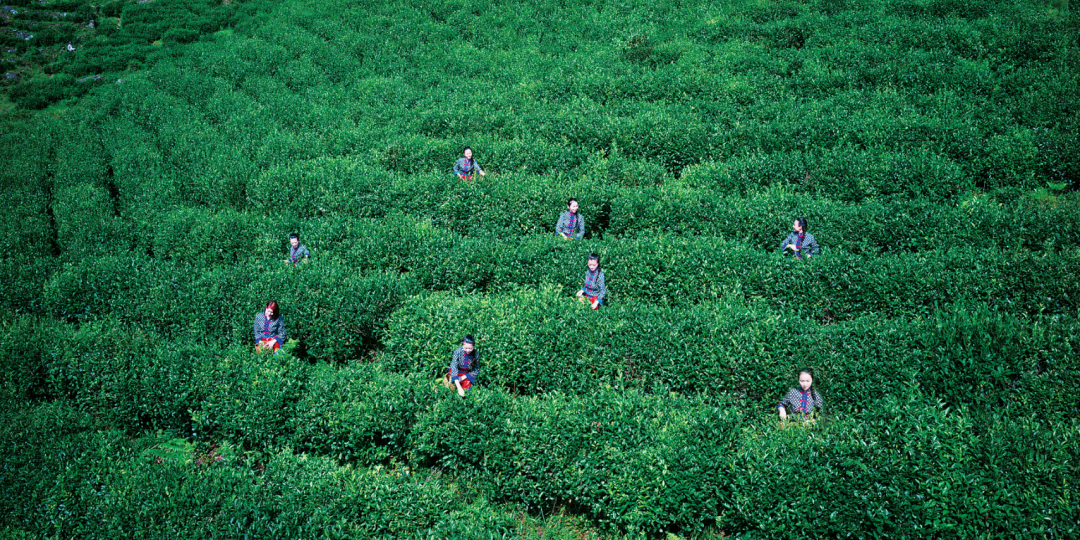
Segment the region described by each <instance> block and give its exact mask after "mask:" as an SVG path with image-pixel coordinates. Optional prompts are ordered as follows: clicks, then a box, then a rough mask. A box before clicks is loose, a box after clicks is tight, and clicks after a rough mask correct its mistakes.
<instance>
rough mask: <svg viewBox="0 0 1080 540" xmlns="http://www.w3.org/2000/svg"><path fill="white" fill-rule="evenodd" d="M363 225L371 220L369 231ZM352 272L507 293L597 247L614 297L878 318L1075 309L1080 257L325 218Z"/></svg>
mask: <svg viewBox="0 0 1080 540" xmlns="http://www.w3.org/2000/svg"><path fill="white" fill-rule="evenodd" d="M362 223H370V226H368V227H365V226H363V225H362ZM323 226H324V227H326V228H324V229H323V230H322V231H312V234H311V237H312V238H315V237H325V236H331V238H332V240H331V245H333V246H334V247H335V251H336V253H333V254H332V256H333V257H335V258H336V257H340V258H341V260H342V261H343V264H345V265H346V266H351V267H355V268H358V269H362V270H363V271H368V270H369V269H374V268H395V269H400V270H401V271H407V272H408V273H409V274H410V275H411V276H412V277H414V278H415V279H416V280H417V281H418V282H419V283H420V284H421V286H422V287H423V288H424V289H426V290H451V291H487V292H495V293H499V292H502V291H506V290H510V289H513V288H516V287H517V286H528V287H537V286H539V285H540V284H542V283H554V284H557V285H558V286H560V287H562V288H563V289H564V291H565V292H566V293H568V294H569V293H572V292H573V291H575V290H577V288H578V287H580V282H581V280H582V275H583V273H584V267H585V260H586V257H587V255H588V254H589V253H590V252H596V253H599V254H600V255H601V258H602V259H601V264H602V266H603V267H604V269H605V274H606V276H607V283H608V288H609V289H610V291H611V298H610V299H611V300H612V301H625V300H628V299H635V300H641V301H647V302H652V303H657V304H664V305H673V304H681V303H687V302H689V303H698V302H703V301H710V300H714V299H717V298H724V297H728V296H732V295H735V296H743V297H745V298H752V299H757V298H763V299H767V300H769V301H770V302H773V303H774V305H776V306H778V307H787V308H790V309H794V310H796V311H797V312H800V313H805V314H807V315H809V316H812V317H815V318H819V319H837V318H839V319H847V318H852V317H857V316H859V315H862V314H864V313H868V312H876V313H884V314H888V315H890V316H897V315H925V314H927V313H930V312H931V311H933V310H934V309H936V308H937V307H939V306H945V305H948V304H951V303H953V302H956V301H958V300H960V299H962V298H970V299H975V300H978V301H982V302H987V303H991V304H1000V305H1003V306H1009V307H1010V308H1011V309H1014V310H1016V311H1018V312H1028V313H1033V314H1034V313H1042V312H1046V313H1068V312H1070V310H1073V309H1075V302H1074V300H1073V299H1072V297H1071V291H1072V290H1073V288H1074V286H1073V285H1072V283H1074V281H1075V276H1074V274H1075V273H1070V272H1068V271H1066V268H1069V267H1071V266H1072V265H1073V264H1074V261H1075V259H1076V257H1077V255H1078V254H1077V253H1073V252H1064V253H1042V254H1037V253H1032V252H1027V251H1001V250H997V249H992V248H982V249H980V248H977V247H958V248H954V249H949V250H940V251H926V252H921V253H917V254H900V253H896V254H886V255H881V256H869V255H855V254H852V253H847V252H844V251H842V250H830V249H826V250H825V251H824V252H823V254H822V255H821V256H820V257H815V258H813V259H812V260H810V261H806V262H807V264H800V263H799V262H796V261H794V260H792V259H784V258H783V257H782V256H781V255H780V254H779V253H775V252H772V253H770V252H764V251H761V250H758V249H754V248H750V247H747V246H746V245H745V244H744V243H742V242H738V241H733V240H723V239H719V238H715V237H689V238H688V237H682V236H677V235H670V234H657V235H655V236H647V237H640V238H627V239H618V240H605V241H600V242H596V241H591V242H585V243H571V242H565V241H561V240H557V239H555V238H553V237H549V236H546V235H545V236H533V237H522V238H516V239H509V240H499V239H491V238H483V237H460V236H458V235H455V234H451V233H448V232H446V231H445V230H440V229H438V228H436V227H434V226H432V225H431V224H430V223H428V222H426V220H419V221H417V220H413V219H411V218H405V217H401V216H389V217H387V218H386V219H382V220H362V221H360V222H351V221H345V222H342V221H336V222H335V221H333V220H329V221H326V222H323Z"/></svg>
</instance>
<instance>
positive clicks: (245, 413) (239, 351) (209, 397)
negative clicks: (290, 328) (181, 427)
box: [192, 347, 311, 452]
mask: <svg viewBox="0 0 1080 540" xmlns="http://www.w3.org/2000/svg"><path fill="white" fill-rule="evenodd" d="M287 348H288V347H286V349H287ZM310 375H311V366H310V365H308V364H307V363H304V362H301V361H299V360H297V359H296V358H295V357H293V356H292V355H290V354H288V353H287V352H283V353H278V354H263V355H256V354H254V353H252V352H250V349H247V348H233V349H230V350H229V351H228V352H227V354H226V355H225V356H224V358H219V359H218V360H217V362H216V363H215V365H214V366H213V367H212V371H211V372H210V374H209V375H208V376H207V379H206V384H207V388H206V398H205V400H204V401H203V402H202V407H201V410H200V411H199V412H198V414H197V415H196V416H194V417H193V418H192V422H193V424H194V425H193V426H192V429H193V430H194V435H195V436H196V437H197V438H198V440H202V441H215V440H228V441H232V442H234V443H236V444H240V445H243V447H244V448H246V449H250V450H256V451H260V452H262V451H265V450H268V449H272V448H276V447H278V446H279V445H283V444H286V443H287V442H288V441H291V440H293V434H292V432H291V431H289V430H287V429H286V426H287V425H288V423H289V420H290V419H291V418H293V417H294V416H295V414H296V413H295V406H296V403H297V402H298V401H299V400H300V399H302V398H303V395H304V392H305V385H306V384H307V382H308V379H309V377H310Z"/></svg>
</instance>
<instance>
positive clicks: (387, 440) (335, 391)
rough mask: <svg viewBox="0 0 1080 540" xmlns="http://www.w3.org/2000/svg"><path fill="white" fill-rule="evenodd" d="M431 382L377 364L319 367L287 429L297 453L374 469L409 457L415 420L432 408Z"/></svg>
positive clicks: (441, 390) (312, 376) (428, 379)
mask: <svg viewBox="0 0 1080 540" xmlns="http://www.w3.org/2000/svg"><path fill="white" fill-rule="evenodd" d="M434 383H435V381H434V378H429V377H426V376H423V375H419V376H418V375H400V374H396V373H388V372H386V371H385V370H384V369H383V367H382V366H381V365H380V364H360V363H357V364H353V365H350V366H346V367H342V368H333V367H330V366H319V367H317V368H316V370H315V372H314V373H313V374H312V375H311V379H310V380H309V381H308V384H307V386H306V391H305V394H304V396H303V398H302V399H300V401H299V402H298V403H297V405H296V415H295V416H293V417H292V418H290V419H289V420H288V429H289V431H291V432H295V433H296V443H295V446H296V448H297V449H303V450H305V451H309V452H313V453H315V454H318V455H325V456H330V457H332V458H334V459H336V460H338V461H339V462H342V463H359V464H364V465H374V464H379V463H386V462H388V461H390V460H391V459H396V460H399V461H400V460H404V459H406V458H408V457H410V455H411V453H412V448H411V446H410V442H409V441H410V439H409V437H410V434H411V433H412V429H413V424H414V423H415V422H416V419H417V418H418V417H419V416H420V415H421V414H423V413H425V412H427V410H428V409H429V408H431V407H432V406H433V405H434V404H435V402H436V392H440V393H442V392H446V390H445V389H444V388H443V387H442V385H441V384H440V385H438V388H436V387H435V386H434Z"/></svg>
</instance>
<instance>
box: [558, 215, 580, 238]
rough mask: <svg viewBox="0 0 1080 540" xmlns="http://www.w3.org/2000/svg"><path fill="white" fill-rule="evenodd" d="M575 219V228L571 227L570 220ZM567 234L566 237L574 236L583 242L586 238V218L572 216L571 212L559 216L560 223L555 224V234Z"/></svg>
mask: <svg viewBox="0 0 1080 540" xmlns="http://www.w3.org/2000/svg"><path fill="white" fill-rule="evenodd" d="M571 217H573V218H574V226H573V227H571V226H570V219H571ZM564 233H565V234H566V236H572V237H574V238H577V239H578V240H581V239H582V238H584V237H585V218H583V217H581V214H576V215H575V214H571V213H570V211H569V210H567V211H566V212H563V213H562V215H561V216H559V221H558V223H556V224H555V234H564Z"/></svg>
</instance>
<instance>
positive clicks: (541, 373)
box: [384, 288, 1080, 418]
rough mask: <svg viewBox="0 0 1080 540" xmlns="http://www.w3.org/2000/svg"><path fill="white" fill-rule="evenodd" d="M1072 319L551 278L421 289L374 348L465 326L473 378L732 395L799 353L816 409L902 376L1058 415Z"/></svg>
mask: <svg viewBox="0 0 1080 540" xmlns="http://www.w3.org/2000/svg"><path fill="white" fill-rule="evenodd" d="M1078 330H1080V327H1078V324H1077V322H1076V321H1075V319H1072V318H1056V317H1055V318H1050V317H1040V318H1037V319H1035V320H1028V321H1018V320H1016V318H1015V317H1014V316H1013V315H1011V314H1009V313H1007V312H1004V311H991V310H989V309H987V308H985V307H981V306H977V305H969V304H961V305H958V306H954V307H952V308H949V309H947V310H943V311H938V312H935V313H934V315H933V316H931V317H929V318H926V319H903V318H893V319H887V318H884V317H881V316H872V315H871V316H864V317H860V318H856V319H853V320H850V321H845V322H842V323H838V324H820V323H819V322H817V321H812V320H807V319H804V318H799V317H797V316H795V315H792V314H781V313H778V312H776V311H774V310H771V309H768V308H766V307H765V304H764V303H757V304H749V305H746V304H742V303H740V302H728V303H709V304H700V305H689V306H677V307H670V308H668V307H658V306H652V305H643V304H636V303H635V304H621V305H619V306H618V307H605V308H602V309H601V310H600V311H596V312H594V311H592V310H590V309H588V308H587V307H586V306H583V305H580V304H578V303H577V302H576V301H574V300H572V299H571V298H569V297H567V296H565V295H563V294H561V293H560V291H558V290H557V289H554V288H544V289H542V290H540V291H526V290H523V291H516V292H510V293H504V294H499V295H487V296H466V297H452V296H449V295H442V294H436V295H430V296H427V297H418V298H414V299H411V300H409V301H407V302H406V303H405V304H404V305H403V306H402V307H401V309H399V310H397V311H396V312H395V313H394V315H393V316H392V318H391V320H390V323H389V327H388V330H387V337H386V340H385V343H386V348H385V349H384V353H385V355H384V362H385V363H386V364H387V366H388V367H389V368H390V369H392V370H394V371H398V372H405V373H414V374H418V375H425V376H428V377H434V376H436V375H439V374H441V373H443V372H444V371H445V370H446V366H447V365H448V358H449V356H448V355H449V351H452V350H453V349H454V348H456V347H457V346H459V345H460V340H461V337H462V336H463V335H465V334H474V335H475V336H476V337H477V339H478V340H479V341H478V342H477V343H478V347H479V350H480V351H481V366H482V367H481V369H482V370H483V374H482V375H481V378H482V384H485V385H492V386H498V387H500V388H505V389H508V390H510V391H512V392H514V393H520V394H525V395H532V394H540V393H546V392H556V391H557V392H566V393H570V394H576V395H586V394H588V393H589V392H590V390H591V389H593V388H596V387H598V386H602V385H612V386H616V387H638V388H642V389H645V390H646V391H654V390H662V389H671V390H674V391H678V392H681V393H688V394H697V393H701V394H705V395H738V396H742V397H745V398H747V399H749V400H750V401H751V402H753V403H757V404H760V405H761V406H767V405H771V404H773V403H775V402H776V401H778V400H779V399H780V397H781V396H782V395H783V393H784V392H786V390H787V389H788V388H790V387H791V386H793V385H794V381H795V378H796V375H795V374H796V373H797V371H798V370H799V369H802V368H805V367H812V368H814V369H815V371H816V372H817V381H816V384H817V385H818V386H819V388H820V389H821V391H822V392H823V393H824V394H825V395H826V397H827V401H828V407H829V409H830V410H834V411H839V410H856V409H862V408H865V407H867V399H868V398H869V397H871V396H880V395H885V394H889V393H891V392H893V391H895V389H896V388H898V387H905V386H908V385H916V386H918V387H920V388H921V389H922V391H924V392H926V393H927V395H931V396H934V397H935V398H937V399H941V400H943V401H945V402H948V403H951V404H954V405H960V404H964V405H970V406H971V407H973V408H974V409H975V410H976V411H984V410H996V409H1000V408H1002V407H1004V408H1005V409H1006V410H1009V411H1011V412H1013V413H1015V414H1016V415H1019V416H1027V415H1034V416H1037V417H1040V418H1068V417H1070V416H1072V415H1075V414H1076V413H1077V412H1078V411H1077V408H1076V405H1075V403H1073V401H1074V400H1075V399H1076V398H1077V397H1078V396H1077V394H1076V390H1075V389H1076V388H1080V375H1078V374H1080V371H1078V367H1080V365H1078V364H1077V362H1076V360H1075V359H1074V358H1073V356H1074V355H1072V354H1071V351H1072V349H1073V348H1074V347H1075V346H1076V339H1077V338H1076V336H1077V335H1080V332H1078Z"/></svg>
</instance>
